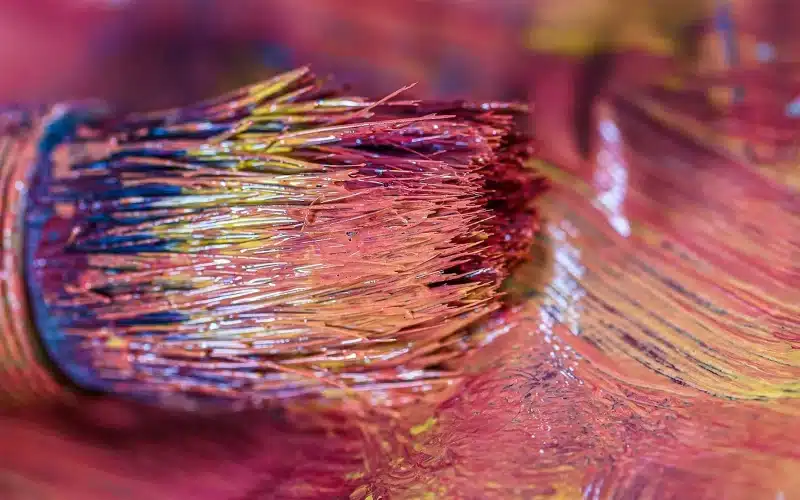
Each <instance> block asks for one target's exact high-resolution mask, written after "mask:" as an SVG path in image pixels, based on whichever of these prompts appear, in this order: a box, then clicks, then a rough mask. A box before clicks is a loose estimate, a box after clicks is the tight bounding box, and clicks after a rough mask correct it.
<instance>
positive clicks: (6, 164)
mask: <svg viewBox="0 0 800 500" xmlns="http://www.w3.org/2000/svg"><path fill="white" fill-rule="evenodd" d="M35 115H36V113H30V112H24V111H19V110H7V111H1V112H0V402H2V403H8V402H11V403H26V402H31V401H33V400H41V399H42V398H43V397H52V396H55V395H63V394H65V391H64V389H63V386H62V384H60V383H59V381H58V380H57V378H56V376H55V375H54V372H53V371H52V370H51V368H50V365H49V363H48V361H47V357H46V355H45V352H44V351H43V349H42V348H41V345H40V343H39V341H38V338H37V335H36V332H35V328H34V326H33V322H32V321H31V315H30V307H29V300H28V296H27V292H26V286H25V271H24V270H25V265H24V254H25V252H24V234H25V231H24V223H25V206H26V204H27V197H28V194H29V188H30V186H31V178H32V176H33V170H34V165H35V163H36V157H37V150H38V147H39V143H40V138H41V135H42V120H41V119H40V118H39V117H38V116H35Z"/></svg>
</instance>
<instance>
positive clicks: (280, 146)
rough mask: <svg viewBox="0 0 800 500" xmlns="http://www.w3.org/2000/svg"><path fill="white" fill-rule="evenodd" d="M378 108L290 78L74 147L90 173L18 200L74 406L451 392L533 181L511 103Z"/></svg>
mask: <svg viewBox="0 0 800 500" xmlns="http://www.w3.org/2000/svg"><path fill="white" fill-rule="evenodd" d="M395 96H396V94H395V95H393V96H390V98H387V99H384V100H380V101H370V100H366V99H362V98H355V97H342V96H340V95H339V94H337V93H335V92H328V91H326V90H325V89H324V87H323V86H322V84H320V83H319V82H318V81H317V80H316V79H315V78H314V77H313V76H312V75H311V74H310V73H309V71H308V70H306V69H300V70H296V71H292V72H289V73H286V74H283V75H280V76H277V77H275V78H273V79H272V80H270V81H267V82H265V83H261V84H258V85H254V86H250V87H247V88H244V89H241V90H239V91H237V92H234V93H232V94H229V95H227V96H224V97H222V98H219V99H215V100H213V101H208V102H204V103H201V104H198V105H195V106H191V107H187V108H184V109H178V110H172V111H168V112H161V113H153V114H144V115H137V116H130V117H128V118H126V119H125V120H123V121H122V122H118V123H117V124H116V125H114V126H109V127H107V128H106V129H105V131H98V130H94V131H92V134H93V138H92V141H94V146H93V147H92V149H93V150H94V151H95V152H96V151H97V149H98V144H100V145H101V149H102V148H105V152H104V153H103V154H102V156H101V157H99V158H97V157H95V158H93V159H92V160H91V161H87V160H83V161H76V160H75V159H74V158H73V159H72V160H70V161H71V162H70V163H69V171H68V172H67V173H66V174H64V173H62V174H61V175H60V176H57V177H56V178H55V180H54V181H53V185H52V186H51V187H50V188H49V189H48V190H47V191H48V193H47V195H46V196H45V197H43V198H42V199H40V200H38V201H37V202H38V203H43V204H51V205H52V206H54V207H56V208H57V210H56V213H57V214H59V215H58V216H54V217H53V219H52V220H51V221H50V222H48V224H47V225H46V226H45V231H44V233H43V234H45V235H49V236H47V237H45V238H43V240H42V241H43V242H42V243H41V244H40V245H39V247H38V250H37V251H36V257H37V260H36V261H35V262H36V265H35V266H34V274H33V276H34V279H35V280H36V281H37V282H38V283H41V286H42V297H43V298H44V304H45V305H46V308H47V310H48V312H49V316H50V317H51V318H55V319H56V324H57V327H58V333H57V335H56V337H59V338H57V339H56V340H52V337H53V332H46V333H45V338H47V337H48V335H49V336H50V337H51V340H50V341H49V342H50V344H51V345H50V347H51V349H50V350H51V353H52V354H53V356H54V358H55V359H56V361H57V362H58V363H59V364H60V365H61V366H62V368H63V369H64V370H65V371H66V372H67V373H71V374H72V375H73V378H74V379H76V381H77V382H78V383H79V384H81V385H84V386H86V387H88V388H93V389H100V390H106V391H111V392H115V393H119V394H127V395H132V396H135V397H162V396H165V395H166V396H169V395H173V394H182V395H190V396H192V397H195V396H196V397H199V398H200V399H207V398H210V399H211V400H214V401H216V400H220V399H221V400H227V399H234V400H237V401H240V402H241V401H244V402H246V403H247V404H258V403H259V402H263V401H265V400H273V399H276V398H289V397H298V396H309V395H311V396H318V395H320V394H321V395H324V396H337V395H342V394H355V393H361V394H367V395H369V397H370V399H371V400H372V401H374V402H376V403H381V404H402V403H403V402H406V401H408V400H409V398H415V397H418V396H420V395H422V394H425V393H430V392H438V391H440V390H442V389H444V388H445V387H447V386H448V385H451V384H452V383H453V382H454V381H455V380H457V379H458V378H459V377H460V375H461V370H460V368H459V364H458V361H459V360H460V359H461V358H463V357H464V356H465V354H466V353H467V352H468V350H469V349H470V348H472V347H473V346H474V344H475V343H474V342H473V341H472V339H471V338H470V333H469V328H468V327H469V326H470V325H473V324H475V323H476V322H478V321H479V320H481V319H484V318H486V317H487V316H488V315H490V314H491V313H492V312H493V311H496V310H497V309H498V308H500V307H501V305H502V304H501V300H500V297H501V294H500V292H499V287H500V285H501V282H502V280H503V279H504V278H505V277H506V276H507V273H508V269H509V266H510V265H511V264H513V262H514V261H516V260H518V259H520V258H522V257H523V256H524V255H525V254H526V253H527V247H528V245H529V243H530V241H531V238H532V237H533V235H534V233H535V231H536V229H537V224H536V216H535V215H536V214H535V212H534V209H533V208H532V207H531V203H530V201H531V200H532V199H533V198H534V197H535V195H536V194H537V193H538V192H539V190H540V187H541V181H540V180H539V179H537V178H535V177H532V176H531V175H530V174H528V173H525V172H523V167H522V165H521V162H522V161H523V159H524V158H525V157H526V155H527V152H528V143H527V141H526V140H525V138H524V137H522V136H521V135H519V134H518V133H516V132H515V130H516V127H515V125H514V120H515V117H517V116H518V115H519V114H520V113H521V112H523V110H522V108H521V107H518V106H514V105H510V104H501V103H487V104H470V103H466V102H448V103H432V102H425V101H410V100H406V101H401V100H397V99H396V98H395ZM54 235H55V236H54ZM61 337H63V338H61ZM75 374H78V375H75Z"/></svg>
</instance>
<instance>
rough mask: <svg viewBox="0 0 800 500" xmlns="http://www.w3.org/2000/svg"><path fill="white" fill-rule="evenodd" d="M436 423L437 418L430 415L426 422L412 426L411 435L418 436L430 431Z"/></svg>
mask: <svg viewBox="0 0 800 500" xmlns="http://www.w3.org/2000/svg"><path fill="white" fill-rule="evenodd" d="M434 425H436V419H435V418H434V417H429V418H428V420H426V421H425V422H423V423H421V424H419V425H415V426H414V427H412V428H411V431H410V432H411V435H412V436H418V435H420V434H422V433H423V432H428V431H429V430H431V428H432V427H433V426H434Z"/></svg>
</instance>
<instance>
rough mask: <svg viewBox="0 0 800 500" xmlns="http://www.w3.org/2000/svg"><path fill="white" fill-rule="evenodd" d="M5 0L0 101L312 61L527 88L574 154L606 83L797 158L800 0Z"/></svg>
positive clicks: (177, 87)
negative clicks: (795, 25) (796, 29)
mask: <svg viewBox="0 0 800 500" xmlns="http://www.w3.org/2000/svg"><path fill="white" fill-rule="evenodd" d="M0 5H1V6H2V7H0V67H2V68H3V74H4V76H3V78H2V80H1V81H0V101H3V102H17V101H22V102H37V101H53V100H57V99H66V98H75V97H83V96H96V97H103V98H106V99H109V100H110V101H111V102H112V103H113V104H114V105H115V106H116V107H117V108H118V109H122V110H127V109H146V108H154V107H162V106H173V105H178V104H184V103H187V102H190V101H192V100H195V99H199V98H202V97H207V96H210V95H213V94H215V93H217V92H221V91H224V90H228V89H230V88H232V87H235V86H238V85H243V84H246V83H249V82H252V81H254V80H258V79H260V78H264V77H266V76H268V75H270V74H272V73H274V72H276V71H278V70H283V69H288V68H292V67H296V66H298V65H304V64H311V65H312V66H313V68H314V69H315V70H316V72H317V73H318V74H321V75H329V74H330V75H335V76H336V80H337V81H338V82H341V83H347V84H350V85H351V88H352V91H353V92H357V93H360V94H372V95H378V94H386V93H389V92H391V91H393V90H395V89H397V88H399V87H401V86H404V85H406V84H408V83H412V82H418V85H417V86H416V87H415V89H414V90H413V92H414V94H415V95H417V96H420V97H427V98H470V99H516V100H530V101H531V102H535V103H536V107H535V110H534V117H535V119H536V121H537V123H540V124H545V123H546V125H547V126H546V127H544V126H541V125H540V126H539V127H538V132H537V135H538V136H539V138H540V139H541V142H542V143H543V144H544V147H545V150H544V151H543V153H542V154H543V155H545V156H549V157H552V158H553V159H555V160H557V161H559V162H561V163H563V164H565V165H567V166H569V165H571V164H576V163H577V162H580V161H581V158H585V157H586V154H587V152H588V150H589V149H591V147H590V145H589V144H588V132H587V130H588V127H589V125H588V124H589V123H590V122H591V119H592V118H591V117H592V116H593V113H594V111H593V110H594V107H595V104H596V102H597V100H598V99H600V98H603V96H608V95H618V96H619V95H622V96H625V97H626V98H627V99H633V98H635V97H637V96H644V97H645V98H647V99H650V100H654V101H656V102H658V103H659V104H660V105H662V106H666V108H667V109H669V110H671V111H675V112H678V113H682V114H684V115H686V116H688V117H690V118H691V119H693V120H699V121H700V122H702V123H705V124H711V125H713V128H714V131H715V132H714V133H721V134H725V137H726V138H736V139H745V140H746V141H749V142H748V144H750V145H749V146H747V148H745V149H746V151H745V152H744V153H742V154H748V155H750V156H751V157H753V158H755V157H759V158H761V157H764V156H765V155H766V156H767V157H769V156H770V155H772V157H773V158H772V159H774V157H775V156H776V155H777V154H778V153H776V150H780V151H782V152H783V153H782V154H794V153H792V151H793V150H791V148H789V149H790V150H791V151H789V153H786V150H787V147H788V146H786V144H785V143H786V142H787V141H789V142H791V141H792V140H793V139H792V137H793V134H794V132H795V129H796V124H795V120H794V114H797V113H798V112H800V103H798V104H793V103H794V99H795V97H796V96H797V94H796V91H797V88H796V71H795V70H794V68H795V65H794V61H795V59H796V56H795V54H796V53H797V49H798V48H800V47H798V40H800V37H796V36H792V32H793V29H794V28H793V26H792V24H793V19H797V18H798V17H797V14H798V13H800V8H798V6H797V3H796V2H792V1H791V0H762V1H752V0H750V1H748V0H647V1H643V0H614V1H607V0H606V1H600V0H415V1H411V0H381V1H370V0H303V1H297V0H270V1H266V0H233V1H222V0H36V1H31V0H0ZM754 125H755V126H754ZM729 142H730V141H729ZM729 146H730V145H729ZM726 147H727V146H726ZM730 147H733V146H730ZM742 147H743V146H741V144H739V145H737V146H736V148H739V149H741V148H742ZM792 147H793V146H792ZM739 153H741V151H740V152H739ZM737 154H738V153H737Z"/></svg>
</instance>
